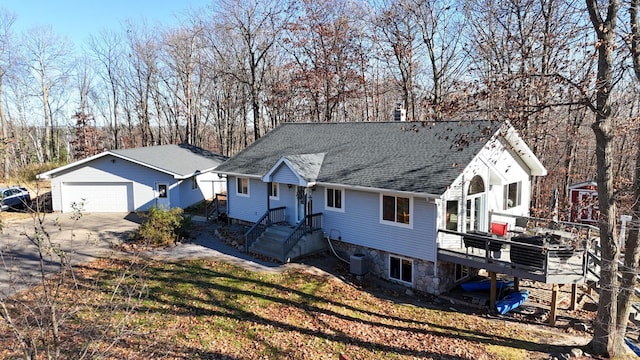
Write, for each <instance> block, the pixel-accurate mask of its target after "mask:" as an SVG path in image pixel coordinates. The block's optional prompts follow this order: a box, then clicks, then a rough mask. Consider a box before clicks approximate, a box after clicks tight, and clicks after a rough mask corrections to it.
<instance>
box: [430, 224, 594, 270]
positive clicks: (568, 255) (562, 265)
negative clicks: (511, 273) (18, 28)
mask: <svg viewBox="0 0 640 360" xmlns="http://www.w3.org/2000/svg"><path fill="white" fill-rule="evenodd" d="M438 232H440V233H443V234H449V235H457V236H460V238H461V243H463V244H464V245H465V247H466V252H465V254H466V257H467V258H469V259H475V260H474V262H476V263H477V266H478V267H481V266H482V264H494V265H495V264H498V263H501V264H504V266H508V267H510V268H514V269H515V268H517V269H521V270H524V271H532V272H537V273H539V274H541V275H543V276H545V277H546V276H548V275H554V276H558V275H565V274H566V275H569V274H570V275H578V276H586V275H587V271H588V266H587V265H588V260H589V258H588V255H589V246H588V245H589V244H588V243H581V244H580V245H583V244H584V245H586V246H585V247H582V246H573V245H562V244H553V243H550V242H548V241H543V242H541V243H540V244H532V243H527V242H523V241H513V240H512V239H516V238H511V239H509V238H501V237H495V236H493V235H492V234H490V233H484V234H483V233H460V232H457V231H452V230H444V229H440V230H438ZM469 249H479V250H482V251H483V254H469ZM439 250H440V251H444V252H447V253H459V251H460V250H457V251H455V250H453V249H439ZM503 250H504V251H505V252H508V253H509V258H508V259H507V258H503V257H501V255H502V251H503ZM496 254H499V255H496Z"/></svg>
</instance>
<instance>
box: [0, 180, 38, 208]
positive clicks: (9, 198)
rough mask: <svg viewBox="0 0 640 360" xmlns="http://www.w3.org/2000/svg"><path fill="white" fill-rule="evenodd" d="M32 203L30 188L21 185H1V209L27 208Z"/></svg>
mask: <svg viewBox="0 0 640 360" xmlns="http://www.w3.org/2000/svg"><path fill="white" fill-rule="evenodd" d="M30 205H31V194H29V190H27V189H26V188H24V187H21V186H10V187H7V188H3V187H0V211H4V210H9V209H26V208H27V207H29V206H30Z"/></svg>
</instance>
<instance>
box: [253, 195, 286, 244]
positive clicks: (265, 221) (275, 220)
mask: <svg viewBox="0 0 640 360" xmlns="http://www.w3.org/2000/svg"><path fill="white" fill-rule="evenodd" d="M285 210H286V207H284V206H281V207H277V208H273V209H269V210H267V211H266V212H265V213H264V215H262V217H260V219H258V221H256V223H255V224H253V226H252V227H251V228H250V229H249V231H247V232H246V233H245V234H244V240H245V242H244V246H245V250H246V251H249V247H250V246H251V245H252V244H253V243H254V242H255V241H256V239H257V238H258V237H260V235H262V233H263V232H264V231H265V230H266V229H267V228H268V227H269V226H271V225H272V224H279V223H284V222H286V220H287V218H286V213H285Z"/></svg>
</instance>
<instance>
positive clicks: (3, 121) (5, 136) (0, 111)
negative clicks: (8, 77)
mask: <svg viewBox="0 0 640 360" xmlns="http://www.w3.org/2000/svg"><path fill="white" fill-rule="evenodd" d="M2 99H3V96H2V76H0V127H2V142H4V145H2V144H0V151H1V152H2V176H3V177H4V178H5V179H7V178H8V177H9V143H8V140H9V129H8V126H9V125H8V124H7V118H6V116H5V115H4V107H3V101H2ZM3 146H4V149H3Z"/></svg>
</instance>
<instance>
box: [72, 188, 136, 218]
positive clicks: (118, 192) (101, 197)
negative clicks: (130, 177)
mask: <svg viewBox="0 0 640 360" xmlns="http://www.w3.org/2000/svg"><path fill="white" fill-rule="evenodd" d="M132 189H133V184H132V183H64V184H62V212H73V211H74V209H73V206H72V204H73V203H75V204H78V205H79V204H84V206H83V211H85V212H128V211H133V194H132Z"/></svg>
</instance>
